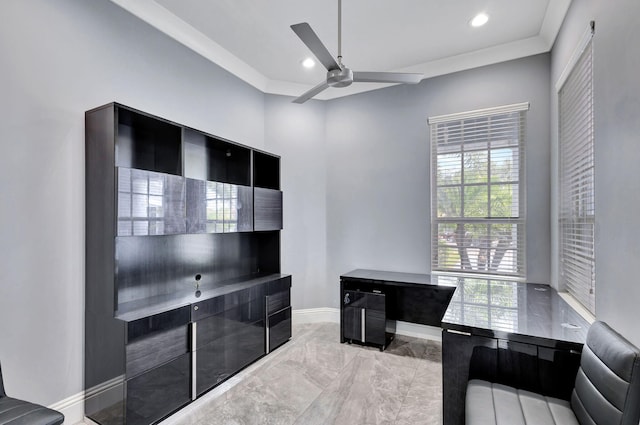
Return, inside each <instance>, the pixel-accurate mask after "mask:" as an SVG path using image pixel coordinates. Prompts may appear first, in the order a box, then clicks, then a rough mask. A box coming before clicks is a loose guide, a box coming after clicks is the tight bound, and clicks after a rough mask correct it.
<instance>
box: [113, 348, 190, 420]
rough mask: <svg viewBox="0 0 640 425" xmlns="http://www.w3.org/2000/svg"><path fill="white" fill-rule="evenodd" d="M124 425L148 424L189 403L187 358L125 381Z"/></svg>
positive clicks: (188, 366) (188, 359) (184, 356)
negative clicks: (125, 414)
mask: <svg viewBox="0 0 640 425" xmlns="http://www.w3.org/2000/svg"><path fill="white" fill-rule="evenodd" d="M126 385H127V389H126V394H127V398H126V413H127V418H126V421H125V423H126V424H127V425H148V424H151V423H154V422H157V421H158V420H160V419H162V418H164V417H165V416H168V415H169V414H171V413H172V412H174V411H175V410H178V409H179V408H180V407H182V406H184V405H185V404H187V403H189V402H190V401H191V397H190V392H191V356H190V354H189V353H187V354H184V355H182V356H180V357H178V358H177V359H175V360H173V361H171V362H169V363H166V364H164V365H162V366H159V367H157V368H155V369H152V370H150V371H148V372H145V373H143V374H141V375H138V376H137V377H135V378H133V379H129V380H128V381H127V384H126Z"/></svg>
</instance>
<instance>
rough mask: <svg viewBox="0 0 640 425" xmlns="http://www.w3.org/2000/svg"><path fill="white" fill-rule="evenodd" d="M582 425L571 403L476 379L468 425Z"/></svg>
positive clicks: (471, 384)
mask: <svg viewBox="0 0 640 425" xmlns="http://www.w3.org/2000/svg"><path fill="white" fill-rule="evenodd" d="M530 424H536V425H559V424H563V425H579V423H578V420H577V419H576V417H575V415H574V414H573V411H572V410H571V406H570V405H569V402H568V401H565V400H560V399H557V398H552V397H545V396H542V395H540V394H536V393H532V392H530V391H524V390H519V389H516V388H512V387H508V386H506V385H501V384H494V383H492V382H487V381H481V380H477V379H473V380H471V381H469V383H468V385H467V399H466V425H530Z"/></svg>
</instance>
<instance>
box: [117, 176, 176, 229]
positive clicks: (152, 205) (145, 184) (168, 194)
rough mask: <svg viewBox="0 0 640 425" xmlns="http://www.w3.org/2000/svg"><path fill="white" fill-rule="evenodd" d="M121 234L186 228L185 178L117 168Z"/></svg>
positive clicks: (119, 227)
mask: <svg viewBox="0 0 640 425" xmlns="http://www.w3.org/2000/svg"><path fill="white" fill-rule="evenodd" d="M117 200H118V206H117V211H118V236H148V235H172V234H181V233H185V231H186V220H185V213H184V211H185V205H186V196H185V181H184V178H182V177H179V176H174V175H171V174H162V173H156V172H152V171H144V170H136V169H129V168H118V194H117Z"/></svg>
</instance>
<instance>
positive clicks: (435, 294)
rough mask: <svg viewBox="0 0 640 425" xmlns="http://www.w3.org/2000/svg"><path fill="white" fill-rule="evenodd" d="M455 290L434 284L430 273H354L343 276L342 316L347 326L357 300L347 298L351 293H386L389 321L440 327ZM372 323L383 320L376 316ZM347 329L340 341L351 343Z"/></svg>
mask: <svg viewBox="0 0 640 425" xmlns="http://www.w3.org/2000/svg"><path fill="white" fill-rule="evenodd" d="M455 289H456V287H455V283H454V284H451V283H449V282H446V281H442V282H439V281H437V280H435V281H434V280H432V279H431V276H430V275H426V274H415V273H399V272H386V271H379V270H364V269H358V270H353V271H351V272H349V273H346V274H344V275H342V276H340V294H341V303H340V306H341V307H340V317H341V320H342V322H343V324H344V321H345V311H346V312H347V314H351V313H352V312H351V310H350V309H349V306H351V305H353V301H354V297H353V296H352V295H349V296H348V297H347V296H346V295H347V293H348V292H349V293H350V294H352V292H350V291H355V292H353V293H371V294H383V295H384V298H385V309H384V310H385V311H384V312H385V313H386V317H385V319H386V321H397V320H400V321H403V322H411V323H419V324H423V325H430V326H437V327H440V324H441V321H442V316H443V315H444V313H445V310H446V309H447V306H448V305H449V301H450V300H451V297H452V296H453V293H454V291H455ZM345 306H346V307H347V310H345ZM358 320H359V319H358V318H357V317H356V318H355V321H356V327H357V325H359V324H361V322H360V321H358ZM372 320H383V319H379V318H378V317H374V318H372ZM347 321H348V322H349V324H350V325H351V324H352V323H353V322H354V319H353V318H351V317H350V316H349V317H348V320H347ZM343 328H344V326H341V327H340V341H341V342H345V341H346V340H351V337H350V335H348V338H345V334H344V329H343ZM367 333H370V332H367ZM376 345H382V346H383V347H384V345H385V344H384V343H382V344H380V343H376Z"/></svg>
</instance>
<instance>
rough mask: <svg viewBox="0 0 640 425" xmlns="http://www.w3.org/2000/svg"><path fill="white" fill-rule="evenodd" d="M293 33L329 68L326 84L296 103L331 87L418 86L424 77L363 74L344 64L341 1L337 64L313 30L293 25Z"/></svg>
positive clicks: (398, 74)
mask: <svg viewBox="0 0 640 425" xmlns="http://www.w3.org/2000/svg"><path fill="white" fill-rule="evenodd" d="M291 29H292V30H293V31H294V32H295V33H296V34H297V35H298V37H300V39H301V40H302V42H303V43H304V44H305V45H306V46H307V47H308V48H309V50H311V53H313V54H314V55H315V57H316V58H318V60H319V61H320V63H322V65H324V67H325V68H327V80H326V81H323V82H322V83H320V84H318V85H317V86H315V87H314V88H312V89H311V90H309V91H307V92H306V93H304V94H303V95H302V96H300V97H298V98H296V99H295V100H294V101H293V102H294V103H304V102H306V101H307V100H309V99H311V98H312V97H313V96H315V95H317V94H318V93H320V92H321V91H323V90H325V89H327V88H329V87H347V86H350V85H351V83H353V82H354V81H355V82H363V83H400V84H417V83H419V82H420V81H421V80H422V78H423V77H424V76H423V75H422V74H409V73H403V72H360V71H352V70H351V69H349V68H347V67H346V66H345V65H344V64H343V63H342V0H338V60H337V61H336V60H335V59H334V58H333V56H332V55H331V53H329V50H327V48H326V47H325V46H324V44H322V41H320V38H318V36H317V35H316V33H315V32H314V31H313V30H312V29H311V26H310V25H309V24H308V23H306V22H302V23H299V24H295V25H291Z"/></svg>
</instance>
